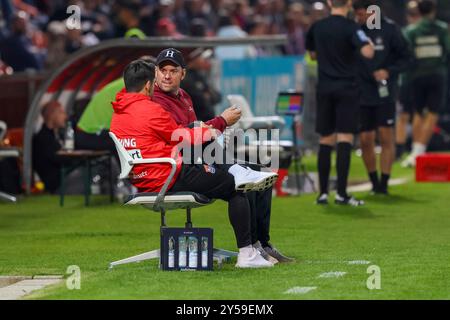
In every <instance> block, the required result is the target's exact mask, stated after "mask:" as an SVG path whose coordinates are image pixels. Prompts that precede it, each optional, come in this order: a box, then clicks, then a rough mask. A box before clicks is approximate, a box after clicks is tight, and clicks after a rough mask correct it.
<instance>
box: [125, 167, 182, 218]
mask: <svg viewBox="0 0 450 320" xmlns="http://www.w3.org/2000/svg"><path fill="white" fill-rule="evenodd" d="M154 163H169V164H170V165H171V166H172V169H171V170H170V174H169V176H168V177H167V180H166V182H164V185H163V186H162V188H161V191H159V193H158V196H157V197H156V201H155V203H154V204H153V210H155V211H159V210H160V209H162V208H161V205H162V204H163V203H164V197H165V196H166V193H167V189H168V188H169V185H170V183H171V182H172V179H173V177H174V175H175V172H176V170H177V163H176V162H175V160H174V159H172V158H148V159H138V160H130V161H129V164H130V165H131V166H133V165H136V164H154Z"/></svg>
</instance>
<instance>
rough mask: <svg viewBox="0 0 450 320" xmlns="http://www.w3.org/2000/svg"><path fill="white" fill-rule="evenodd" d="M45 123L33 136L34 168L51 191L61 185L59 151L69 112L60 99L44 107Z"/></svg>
mask: <svg viewBox="0 0 450 320" xmlns="http://www.w3.org/2000/svg"><path fill="white" fill-rule="evenodd" d="M41 114H42V117H43V119H44V124H43V125H42V128H41V130H40V131H39V132H38V133H37V134H35V135H34V137H33V168H34V170H35V171H36V172H37V174H38V175H39V177H40V178H41V180H42V182H43V183H44V185H45V189H46V190H47V191H49V192H51V193H55V192H57V190H58V188H59V186H60V169H61V165H62V163H63V162H62V159H61V158H60V157H58V156H57V154H56V153H57V152H58V151H59V150H61V149H62V147H63V144H64V140H63V137H64V136H63V134H62V129H64V128H65V126H66V121H67V118H68V117H67V113H66V111H65V110H64V108H63V106H62V105H61V104H60V103H59V102H58V101H50V102H48V103H47V104H45V105H44V106H43V107H42V111H41Z"/></svg>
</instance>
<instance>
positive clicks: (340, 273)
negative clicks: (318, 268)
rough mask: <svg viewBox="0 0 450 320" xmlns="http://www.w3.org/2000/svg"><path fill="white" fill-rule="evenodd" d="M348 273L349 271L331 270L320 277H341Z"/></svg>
mask: <svg viewBox="0 0 450 320" xmlns="http://www.w3.org/2000/svg"><path fill="white" fill-rule="evenodd" d="M346 274H347V272H344V271H331V272H325V273H322V274H320V275H319V278H340V277H343V276H345V275H346Z"/></svg>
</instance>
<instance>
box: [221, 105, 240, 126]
mask: <svg viewBox="0 0 450 320" xmlns="http://www.w3.org/2000/svg"><path fill="white" fill-rule="evenodd" d="M241 114H242V111H241V108H239V107H237V106H231V107H229V108H228V109H226V110H225V111H224V112H223V113H222V114H221V116H222V118H224V119H225V121H226V122H227V126H232V125H233V124H235V123H236V122H238V121H239V119H240V118H241Z"/></svg>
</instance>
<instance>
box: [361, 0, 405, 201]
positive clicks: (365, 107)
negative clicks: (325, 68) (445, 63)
mask: <svg viewBox="0 0 450 320" xmlns="http://www.w3.org/2000/svg"><path fill="white" fill-rule="evenodd" d="M375 4H376V1H375V0H356V1H354V2H353V8H354V10H355V16H356V20H357V22H358V23H359V24H360V25H361V28H362V30H363V31H364V32H365V33H366V34H367V36H368V37H369V38H370V39H371V40H372V42H373V43H374V45H375V46H374V48H375V57H374V58H373V59H371V60H368V59H363V58H361V59H360V62H361V67H360V68H358V70H359V79H360V85H361V93H362V94H361V99H360V103H361V109H360V119H361V120H360V121H361V123H360V125H361V133H360V136H359V137H360V142H361V149H362V158H363V161H364V165H365V167H366V169H367V172H368V174H369V178H370V181H371V182H372V192H373V193H375V194H388V181H389V178H390V175H391V169H392V163H393V161H394V158H395V138H394V125H395V102H396V92H397V81H398V75H399V74H400V73H401V72H403V71H405V70H406V69H407V68H408V66H409V65H410V63H411V57H412V56H411V55H410V52H409V48H408V43H407V41H406V39H405V38H404V37H403V35H402V32H401V30H400V29H399V28H398V27H397V26H396V25H395V23H394V22H393V21H391V20H388V19H387V18H385V17H384V16H381V17H380V18H381V19H380V22H381V24H380V26H381V28H369V26H368V21H369V18H371V15H372V14H375V13H369V11H368V8H369V7H370V6H372V5H375ZM377 130H378V137H379V141H380V144H381V150H382V151H381V158H380V167H381V179H380V178H379V176H378V172H377V159H376V154H375V140H376V133H377Z"/></svg>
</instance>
